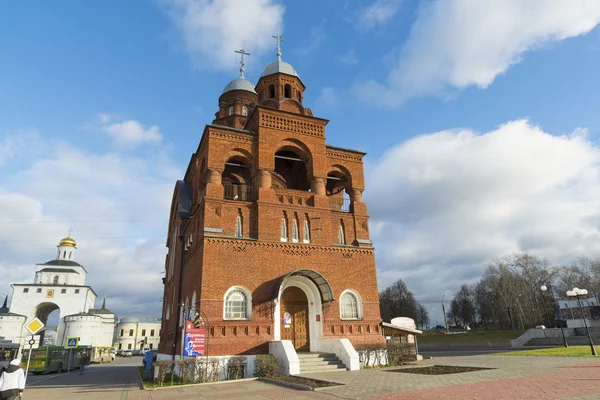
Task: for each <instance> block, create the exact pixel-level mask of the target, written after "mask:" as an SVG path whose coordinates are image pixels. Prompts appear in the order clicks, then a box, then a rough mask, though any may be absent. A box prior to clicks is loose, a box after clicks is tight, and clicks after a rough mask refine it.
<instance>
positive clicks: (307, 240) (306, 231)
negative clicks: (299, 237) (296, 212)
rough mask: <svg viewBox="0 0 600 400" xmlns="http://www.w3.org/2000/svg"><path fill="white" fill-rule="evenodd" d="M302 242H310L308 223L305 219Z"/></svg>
mask: <svg viewBox="0 0 600 400" xmlns="http://www.w3.org/2000/svg"><path fill="white" fill-rule="evenodd" d="M303 242H304V243H310V224H309V223H308V220H307V219H305V220H304V237H303Z"/></svg>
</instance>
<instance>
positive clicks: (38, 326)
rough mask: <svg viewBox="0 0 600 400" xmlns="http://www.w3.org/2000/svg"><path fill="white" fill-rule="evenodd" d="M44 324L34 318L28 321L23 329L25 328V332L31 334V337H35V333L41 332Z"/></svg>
mask: <svg viewBox="0 0 600 400" xmlns="http://www.w3.org/2000/svg"><path fill="white" fill-rule="evenodd" d="M44 326H45V325H44V323H43V322H42V321H40V320H39V318H37V317H36V318H34V319H32V320H31V321H29V322H28V323H27V325H25V328H27V330H28V331H29V332H31V334H32V335H35V334H36V333H38V332H39V331H40V330H42V328H43V327H44Z"/></svg>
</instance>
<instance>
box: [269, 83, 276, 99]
mask: <svg viewBox="0 0 600 400" xmlns="http://www.w3.org/2000/svg"><path fill="white" fill-rule="evenodd" d="M274 97H275V85H269V98H270V99H272V98H274Z"/></svg>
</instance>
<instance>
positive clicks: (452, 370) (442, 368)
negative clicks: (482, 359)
mask: <svg viewBox="0 0 600 400" xmlns="http://www.w3.org/2000/svg"><path fill="white" fill-rule="evenodd" d="M487 369H494V368H480V367H457V366H454V365H432V366H429V367H418V368H401V369H391V370H388V371H387V372H404V373H407V374H421V375H448V374H460V373H462V372H473V371H482V370H487Z"/></svg>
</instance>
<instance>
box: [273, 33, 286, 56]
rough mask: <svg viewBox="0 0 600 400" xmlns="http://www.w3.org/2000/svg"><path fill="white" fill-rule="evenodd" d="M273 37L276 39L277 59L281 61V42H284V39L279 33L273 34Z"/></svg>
mask: <svg viewBox="0 0 600 400" xmlns="http://www.w3.org/2000/svg"><path fill="white" fill-rule="evenodd" d="M273 39H277V61H281V42H285V39H283V37H281V35H273Z"/></svg>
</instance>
